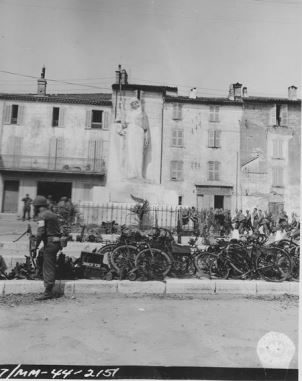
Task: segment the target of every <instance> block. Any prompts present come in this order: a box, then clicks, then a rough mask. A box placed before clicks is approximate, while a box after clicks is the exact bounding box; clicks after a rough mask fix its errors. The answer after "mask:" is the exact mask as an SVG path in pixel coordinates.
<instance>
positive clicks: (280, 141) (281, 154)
mask: <svg viewBox="0 0 302 381" xmlns="http://www.w3.org/2000/svg"><path fill="white" fill-rule="evenodd" d="M279 157H280V158H282V157H283V141H282V140H281V139H280V140H279Z"/></svg>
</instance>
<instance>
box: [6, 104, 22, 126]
mask: <svg viewBox="0 0 302 381" xmlns="http://www.w3.org/2000/svg"><path fill="white" fill-rule="evenodd" d="M3 113H4V115H3V123H4V124H18V125H20V124H23V115H24V105H5V106H4V110H3Z"/></svg>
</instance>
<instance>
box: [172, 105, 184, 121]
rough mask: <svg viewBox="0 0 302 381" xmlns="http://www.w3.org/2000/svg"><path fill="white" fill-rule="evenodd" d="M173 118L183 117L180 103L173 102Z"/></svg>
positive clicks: (179, 118)
mask: <svg viewBox="0 0 302 381" xmlns="http://www.w3.org/2000/svg"><path fill="white" fill-rule="evenodd" d="M172 119H174V120H181V119H182V106H181V104H179V103H173V112H172Z"/></svg>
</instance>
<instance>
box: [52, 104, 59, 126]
mask: <svg viewBox="0 0 302 381" xmlns="http://www.w3.org/2000/svg"><path fill="white" fill-rule="evenodd" d="M59 113H60V108H59V107H54V108H53V109H52V126H53V127H58V125H59Z"/></svg>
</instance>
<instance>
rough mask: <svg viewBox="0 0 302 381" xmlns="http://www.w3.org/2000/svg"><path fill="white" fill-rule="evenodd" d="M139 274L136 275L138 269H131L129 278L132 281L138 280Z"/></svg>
mask: <svg viewBox="0 0 302 381" xmlns="http://www.w3.org/2000/svg"><path fill="white" fill-rule="evenodd" d="M136 278H137V276H136V270H135V269H134V270H132V271H130V273H129V274H128V279H129V280H131V281H134V280H136Z"/></svg>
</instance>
